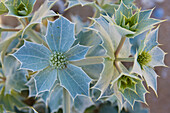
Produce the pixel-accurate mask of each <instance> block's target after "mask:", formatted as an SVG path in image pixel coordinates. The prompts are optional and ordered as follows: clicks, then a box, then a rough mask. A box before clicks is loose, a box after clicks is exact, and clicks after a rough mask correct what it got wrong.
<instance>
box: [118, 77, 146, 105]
mask: <svg viewBox="0 0 170 113" xmlns="http://www.w3.org/2000/svg"><path fill="white" fill-rule="evenodd" d="M136 82H137V84H136V92H134V91H132V90H130V89H125V90H124V92H121V93H122V94H123V96H124V98H125V99H126V100H127V101H128V103H129V104H130V105H131V106H132V107H133V106H134V103H135V101H139V102H143V103H146V100H145V94H146V93H147V90H146V89H145V87H144V86H143V84H142V81H141V80H136Z"/></svg>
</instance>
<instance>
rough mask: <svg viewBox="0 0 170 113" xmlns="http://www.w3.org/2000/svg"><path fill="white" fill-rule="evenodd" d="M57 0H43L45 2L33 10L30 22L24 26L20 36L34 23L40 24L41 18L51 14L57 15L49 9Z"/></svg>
mask: <svg viewBox="0 0 170 113" xmlns="http://www.w3.org/2000/svg"><path fill="white" fill-rule="evenodd" d="M57 1H58V0H55V1H49V0H45V2H44V3H43V4H42V5H41V6H40V8H39V9H38V10H37V11H35V13H34V15H33V17H32V19H31V21H30V23H29V24H28V25H27V26H26V27H25V29H24V30H23V33H22V36H24V34H25V33H26V32H27V31H29V30H30V29H31V28H32V27H33V26H34V25H36V24H40V23H41V21H42V19H44V18H47V17H52V16H57V14H56V13H55V12H54V11H52V10H50V9H51V7H52V6H53V5H54V4H55V3H56V2H57Z"/></svg>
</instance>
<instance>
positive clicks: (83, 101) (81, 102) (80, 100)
mask: <svg viewBox="0 0 170 113" xmlns="http://www.w3.org/2000/svg"><path fill="white" fill-rule="evenodd" d="M92 105H94V102H93V101H92V100H91V98H90V97H88V96H84V95H79V96H77V97H76V98H75V100H74V107H75V109H76V111H77V112H76V113H84V111H85V110H86V109H87V108H88V107H90V106H92Z"/></svg>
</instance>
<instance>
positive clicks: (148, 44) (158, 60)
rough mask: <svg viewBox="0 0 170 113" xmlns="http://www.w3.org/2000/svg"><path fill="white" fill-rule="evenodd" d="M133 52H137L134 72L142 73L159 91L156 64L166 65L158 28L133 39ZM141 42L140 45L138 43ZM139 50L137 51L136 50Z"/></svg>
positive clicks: (155, 89) (147, 81) (150, 84)
mask: <svg viewBox="0 0 170 113" xmlns="http://www.w3.org/2000/svg"><path fill="white" fill-rule="evenodd" d="M132 40H133V41H131V42H132V45H133V44H134V45H133V46H132V52H133V53H135V55H134V56H135V61H134V65H133V68H132V72H133V73H136V74H138V75H141V76H142V77H144V79H145V80H146V83H147V85H148V86H150V87H151V88H152V89H153V90H154V91H155V93H156V92H157V76H158V75H157V74H156V72H155V71H154V70H153V68H154V67H156V66H165V64H164V57H165V53H164V52H163V50H162V49H160V48H159V47H158V42H157V40H158V28H157V29H155V30H153V31H151V32H150V33H149V34H147V35H146V33H143V34H141V35H139V36H136V37H135V38H134V39H132ZM135 43H136V44H137V43H139V46H136V44H135ZM136 50H137V51H136Z"/></svg>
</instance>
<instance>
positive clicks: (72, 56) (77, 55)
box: [65, 44, 89, 61]
mask: <svg viewBox="0 0 170 113" xmlns="http://www.w3.org/2000/svg"><path fill="white" fill-rule="evenodd" d="M88 49H89V48H88V47H86V46H82V45H79V44H77V45H75V46H74V47H72V48H71V49H70V50H69V51H68V52H66V54H65V55H66V57H68V60H69V61H73V60H80V59H84V58H85V55H86V53H87V51H88Z"/></svg>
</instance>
